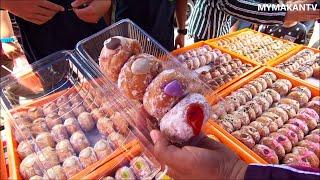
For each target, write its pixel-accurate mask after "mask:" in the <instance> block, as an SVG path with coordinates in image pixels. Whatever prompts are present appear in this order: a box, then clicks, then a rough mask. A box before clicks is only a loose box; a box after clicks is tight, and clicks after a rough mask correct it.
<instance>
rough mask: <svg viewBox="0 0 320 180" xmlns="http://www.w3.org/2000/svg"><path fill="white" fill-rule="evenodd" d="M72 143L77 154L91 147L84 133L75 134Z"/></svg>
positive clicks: (72, 136) (71, 139)
mask: <svg viewBox="0 0 320 180" xmlns="http://www.w3.org/2000/svg"><path fill="white" fill-rule="evenodd" d="M70 143H71V145H72V147H73V149H74V150H75V152H77V153H80V151H82V150H83V149H85V148H86V147H89V146H90V143H89V141H88V139H87V137H86V136H85V134H84V133H83V132H82V131H77V132H75V133H73V134H72V135H71V137H70Z"/></svg>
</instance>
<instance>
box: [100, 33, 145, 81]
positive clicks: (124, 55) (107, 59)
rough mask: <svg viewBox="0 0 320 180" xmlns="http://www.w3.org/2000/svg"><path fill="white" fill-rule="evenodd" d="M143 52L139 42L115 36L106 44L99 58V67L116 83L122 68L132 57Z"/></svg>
mask: <svg viewBox="0 0 320 180" xmlns="http://www.w3.org/2000/svg"><path fill="white" fill-rule="evenodd" d="M141 52H142V48H141V45H140V44H139V42H138V41H137V40H135V39H129V38H125V37H121V36H114V37H111V38H109V39H107V40H106V41H105V42H104V46H103V49H102V51H101V53H100V57H99V65H100V67H101V69H102V72H103V73H104V74H105V75H106V76H107V77H108V78H110V79H111V80H112V81H113V82H116V81H117V80H118V76H119V73H120V71H121V68H122V66H123V65H124V64H125V63H126V62H127V61H128V59H129V58H130V57H131V56H132V55H137V54H140V53H141Z"/></svg>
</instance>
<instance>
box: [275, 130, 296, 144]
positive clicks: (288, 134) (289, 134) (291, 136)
mask: <svg viewBox="0 0 320 180" xmlns="http://www.w3.org/2000/svg"><path fill="white" fill-rule="evenodd" d="M277 133H280V134H282V135H284V136H286V137H287V138H288V139H289V140H290V142H291V144H292V146H295V145H296V144H297V143H298V141H299V139H298V135H297V134H296V133H295V132H293V131H291V130H290V129H288V128H281V129H279V130H278V131H277Z"/></svg>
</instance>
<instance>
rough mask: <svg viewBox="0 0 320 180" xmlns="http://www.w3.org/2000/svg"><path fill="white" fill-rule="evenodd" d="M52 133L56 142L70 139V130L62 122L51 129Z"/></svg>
mask: <svg viewBox="0 0 320 180" xmlns="http://www.w3.org/2000/svg"><path fill="white" fill-rule="evenodd" d="M51 135H52V137H53V139H54V140H55V141H56V142H60V141H62V140H64V139H69V135H68V131H67V129H66V127H65V126H64V125H62V124H57V125H55V126H54V127H53V128H52V130H51Z"/></svg>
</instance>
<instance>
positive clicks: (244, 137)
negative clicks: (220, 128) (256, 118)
mask: <svg viewBox="0 0 320 180" xmlns="http://www.w3.org/2000/svg"><path fill="white" fill-rule="evenodd" d="M231 135H232V136H233V137H235V138H237V139H238V140H239V141H240V142H242V143H243V144H245V145H246V146H247V147H249V148H250V149H251V148H253V146H254V145H255V141H254V139H253V137H252V136H251V135H250V134H248V133H246V132H243V131H235V132H233V133H232V134H231Z"/></svg>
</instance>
